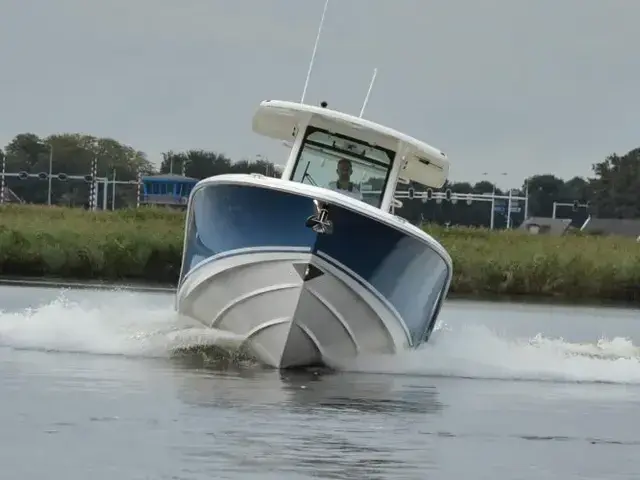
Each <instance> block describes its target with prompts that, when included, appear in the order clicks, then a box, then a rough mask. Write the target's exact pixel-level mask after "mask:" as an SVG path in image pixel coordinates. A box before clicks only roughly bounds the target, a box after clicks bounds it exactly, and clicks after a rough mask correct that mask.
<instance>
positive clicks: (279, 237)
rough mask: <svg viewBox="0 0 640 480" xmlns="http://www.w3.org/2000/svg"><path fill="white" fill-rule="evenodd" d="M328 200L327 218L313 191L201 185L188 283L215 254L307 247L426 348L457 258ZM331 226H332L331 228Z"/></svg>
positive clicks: (189, 242) (188, 252)
mask: <svg viewBox="0 0 640 480" xmlns="http://www.w3.org/2000/svg"><path fill="white" fill-rule="evenodd" d="M321 205H325V206H326V207H327V208H326V210H327V212H328V213H327V217H326V218H324V219H323V218H320V216H319V215H318V206H317V204H316V203H314V198H312V197H310V196H304V195H300V194H297V193H292V192H288V191H283V190H282V189H274V188H269V187H265V186H259V185H258V186H255V185H242V184H233V183H216V184H211V185H202V186H196V188H195V189H194V192H193V194H192V199H191V205H190V208H189V212H190V214H189V218H188V219H187V230H186V232H187V234H186V239H185V251H184V258H183V265H182V273H181V278H180V282H181V283H182V281H183V280H184V278H185V276H187V275H188V274H189V272H190V271H191V270H192V269H193V268H194V267H196V266H198V265H202V262H203V261H204V260H207V259H209V262H210V261H212V260H213V261H216V259H223V258H228V257H230V256H234V255H245V254H247V253H250V252H296V253H300V252H306V253H309V254H310V255H311V256H313V257H317V258H320V259H322V261H323V262H326V263H328V264H330V265H331V266H332V267H333V268H335V269H338V270H340V271H341V272H342V273H343V274H344V275H346V276H348V277H349V278H350V279H352V280H353V281H355V282H357V283H358V284H359V285H360V286H361V287H362V288H364V289H366V290H367V291H369V292H371V293H372V294H374V295H375V296H376V297H378V298H381V299H383V300H384V301H385V302H386V303H387V304H388V305H390V308H393V309H394V311H395V312H396V313H397V315H398V316H399V317H400V318H401V319H402V321H403V323H404V325H405V328H406V331H407V334H408V337H409V338H408V339H407V343H408V345H409V346H410V347H412V348H416V347H418V346H419V345H420V344H422V343H423V342H424V341H426V340H427V339H428V337H429V335H430V333H431V331H432V330H433V327H434V325H435V320H436V317H437V315H438V313H439V309H440V305H441V303H442V301H443V300H444V297H445V295H446V293H447V289H448V286H449V282H450V278H451V265H450V263H449V261H448V260H445V258H444V257H443V255H442V254H441V253H439V252H438V251H437V250H436V249H434V247H433V246H432V245H430V244H429V242H427V241H425V240H424V239H423V238H419V236H418V235H413V234H411V233H410V232H407V231H402V229H401V228H396V226H394V225H389V224H387V223H385V222H383V221H380V220H377V219H375V218H372V217H369V216H367V215H363V214H361V213H357V212H355V211H353V210H351V209H349V208H346V207H345V206H343V205H340V203H339V202H332V203H324V202H323V203H322V204H321ZM323 224H324V225H325V226H327V225H328V227H329V228H325V229H324V230H325V231H322V230H323V228H322V225H323ZM314 227H315V228H314ZM212 257H214V258H212ZM207 263H208V262H207ZM305 274H306V275H308V276H310V277H313V276H314V275H321V274H322V272H318V271H317V269H309V271H307V272H305V273H301V275H305ZM305 280H306V278H305Z"/></svg>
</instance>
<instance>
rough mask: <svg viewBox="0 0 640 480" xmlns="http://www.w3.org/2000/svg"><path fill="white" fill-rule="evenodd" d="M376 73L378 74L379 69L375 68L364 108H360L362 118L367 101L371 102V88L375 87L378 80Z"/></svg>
mask: <svg viewBox="0 0 640 480" xmlns="http://www.w3.org/2000/svg"><path fill="white" fill-rule="evenodd" d="M376 75H378V69H377V68H374V69H373V76H372V77H371V83H369V90H367V95H366V96H365V97H364V103H363V104H362V109H360V115H358V116H359V117H360V118H362V114H363V113H364V109H365V108H366V107H367V103H369V96H370V95H371V90H372V89H373V84H374V83H375V81H376Z"/></svg>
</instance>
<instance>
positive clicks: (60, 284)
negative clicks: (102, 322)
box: [0, 276, 639, 310]
mask: <svg viewBox="0 0 640 480" xmlns="http://www.w3.org/2000/svg"><path fill="white" fill-rule="evenodd" d="M3 286H6V287H33V288H51V289H61V290H64V289H74V290H98V291H114V290H124V291H130V292H137V293H158V294H171V295H172V294H174V293H175V291H176V287H175V285H170V284H166V283H161V282H158V283H157V284H156V283H153V282H110V281H107V280H94V281H87V280H82V279H72V278H67V279H63V278H56V277H41V278H29V277H13V276H7V277H1V276H0V287H3ZM445 302H461V303H462V302H469V303H492V304H496V303H507V304H517V305H541V306H542V305H543V306H557V307H565V308H571V307H580V308H583V307H586V308H589V307H593V308H595V307H597V308H612V309H624V310H638V309H639V307H638V305H637V304H635V303H633V302H622V301H615V300H599V299H580V300H578V299H569V298H566V297H561V296H560V297H547V296H536V295H499V294H476V295H474V294H465V293H449V294H448V295H447V298H446V300H445Z"/></svg>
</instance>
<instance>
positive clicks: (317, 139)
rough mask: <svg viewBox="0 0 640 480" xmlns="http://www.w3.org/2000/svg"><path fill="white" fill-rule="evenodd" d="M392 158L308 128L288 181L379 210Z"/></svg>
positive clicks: (383, 151) (381, 150) (348, 139)
mask: <svg viewBox="0 0 640 480" xmlns="http://www.w3.org/2000/svg"><path fill="white" fill-rule="evenodd" d="M393 157H394V152H392V151H391V150H387V149H384V148H381V147H374V146H371V145H368V144H367V143H365V142H362V141H359V140H356V139H354V138H351V137H346V136H343V135H338V134H335V133H330V132H327V131H325V130H322V129H319V128H314V127H310V128H309V130H307V132H306V136H305V139H304V142H303V144H302V148H301V149H300V153H299V154H298V159H297V161H296V165H295V167H294V170H293V176H292V180H293V181H294V182H300V183H307V184H309V185H316V186H318V187H323V188H328V189H331V190H335V191H338V192H340V193H343V194H345V195H349V196H351V197H353V198H356V199H358V200H362V201H364V202H366V203H368V204H370V205H372V206H374V207H378V208H379V207H380V204H381V203H382V195H383V192H384V188H385V185H386V183H387V179H388V176H389V172H390V170H391V166H392V163H393Z"/></svg>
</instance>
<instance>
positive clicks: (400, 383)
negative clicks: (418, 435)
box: [279, 371, 443, 414]
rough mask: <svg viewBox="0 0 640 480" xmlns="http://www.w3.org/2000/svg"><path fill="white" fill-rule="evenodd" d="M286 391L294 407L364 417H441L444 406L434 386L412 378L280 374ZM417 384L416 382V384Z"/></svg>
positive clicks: (350, 374) (340, 374) (330, 374)
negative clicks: (433, 414)
mask: <svg viewBox="0 0 640 480" xmlns="http://www.w3.org/2000/svg"><path fill="white" fill-rule="evenodd" d="M279 375H280V380H281V382H282V389H283V390H284V391H285V392H287V394H288V400H289V402H291V403H292V404H293V405H296V406H299V407H301V408H307V409H309V410H311V411H312V410H314V409H318V408H320V409H324V410H341V411H354V412H362V413H387V414H388V413H403V414H407V413H421V414H426V413H437V412H439V411H440V410H442V408H443V405H442V403H440V402H439V401H438V392H437V390H436V388H435V387H434V386H433V385H428V384H412V383H411V382H412V380H411V379H408V378H397V377H394V376H391V375H366V374H352V373H329V374H317V373H306V372H302V373H300V372H287V371H282V372H280V374H279ZM413 381H415V380H413Z"/></svg>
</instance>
